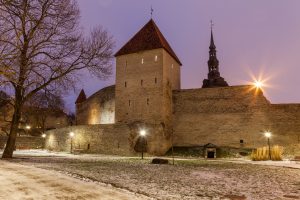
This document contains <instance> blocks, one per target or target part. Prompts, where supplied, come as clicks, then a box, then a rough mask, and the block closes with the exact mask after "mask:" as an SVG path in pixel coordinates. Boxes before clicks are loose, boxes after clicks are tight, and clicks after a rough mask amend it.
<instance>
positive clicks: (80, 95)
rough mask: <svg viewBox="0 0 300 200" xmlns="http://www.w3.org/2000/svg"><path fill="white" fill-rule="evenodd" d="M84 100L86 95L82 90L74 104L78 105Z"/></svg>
mask: <svg viewBox="0 0 300 200" xmlns="http://www.w3.org/2000/svg"><path fill="white" fill-rule="evenodd" d="M85 100H86V95H85V92H84V90H83V89H82V90H81V91H80V94H79V95H78V97H77V100H76V101H75V104H78V103H82V102H84V101H85Z"/></svg>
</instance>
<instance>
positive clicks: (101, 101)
mask: <svg viewBox="0 0 300 200" xmlns="http://www.w3.org/2000/svg"><path fill="white" fill-rule="evenodd" d="M114 122H115V86H114V85H112V86H109V87H106V88H103V89H101V90H99V91H98V92H96V93H95V94H93V95H92V96H90V97H89V98H88V99H87V100H86V101H84V102H82V103H79V104H77V106H76V123H77V125H88V124H91V125H93V124H113V123H114Z"/></svg>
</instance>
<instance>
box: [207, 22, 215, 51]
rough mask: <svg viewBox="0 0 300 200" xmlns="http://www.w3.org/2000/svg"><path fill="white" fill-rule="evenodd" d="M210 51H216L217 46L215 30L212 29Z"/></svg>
mask: <svg viewBox="0 0 300 200" xmlns="http://www.w3.org/2000/svg"><path fill="white" fill-rule="evenodd" d="M209 49H210V50H216V45H215V41H214V34H213V29H212V27H211V30H210V46H209Z"/></svg>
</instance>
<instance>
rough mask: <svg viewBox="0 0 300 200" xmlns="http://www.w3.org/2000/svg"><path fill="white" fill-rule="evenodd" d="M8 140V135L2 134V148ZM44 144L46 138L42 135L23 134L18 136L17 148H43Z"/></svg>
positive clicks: (0, 140)
mask: <svg viewBox="0 0 300 200" xmlns="http://www.w3.org/2000/svg"><path fill="white" fill-rule="evenodd" d="M6 141H7V137H6V136H0V149H4V147H5V145H6ZM44 144H45V139H44V138H42V137H31V136H22V137H17V140H16V149H42V148H44Z"/></svg>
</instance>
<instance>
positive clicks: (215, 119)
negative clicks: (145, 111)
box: [173, 86, 300, 148]
mask: <svg viewBox="0 0 300 200" xmlns="http://www.w3.org/2000/svg"><path fill="white" fill-rule="evenodd" d="M251 87H252V86H233V87H224V88H207V89H190V90H179V91H174V95H173V101H174V121H173V125H174V127H173V128H174V143H175V145H177V146H197V145H205V144H207V143H213V144H215V145H217V146H230V147H245V148H254V147H259V146H264V145H266V138H265V137H264V134H263V133H264V132H265V131H271V132H272V133H273V135H272V138H271V142H272V143H273V144H278V145H282V146H287V145H290V144H295V143H299V139H298V138H299V134H300V122H299V119H300V109H299V108H300V105H297V104H295V105H291V104H288V105H272V104H270V102H269V101H268V100H267V99H266V98H265V97H264V96H263V93H262V92H261V91H256V90H255V89H252V88H251Z"/></svg>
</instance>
